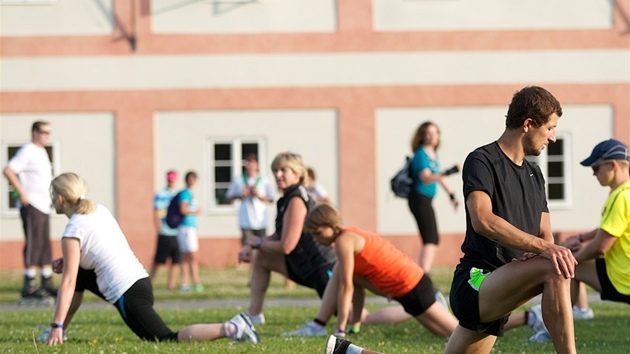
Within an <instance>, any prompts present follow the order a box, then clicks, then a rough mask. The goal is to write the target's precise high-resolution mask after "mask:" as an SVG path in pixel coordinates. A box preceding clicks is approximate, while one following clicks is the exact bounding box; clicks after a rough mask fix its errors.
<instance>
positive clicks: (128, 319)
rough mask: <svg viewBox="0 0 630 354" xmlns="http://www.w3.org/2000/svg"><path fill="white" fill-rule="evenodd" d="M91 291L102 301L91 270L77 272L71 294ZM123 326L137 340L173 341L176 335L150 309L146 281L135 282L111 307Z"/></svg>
mask: <svg viewBox="0 0 630 354" xmlns="http://www.w3.org/2000/svg"><path fill="white" fill-rule="evenodd" d="M85 289H87V290H89V291H91V292H92V293H94V294H95V295H96V296H98V297H100V298H101V299H103V300H105V296H104V295H103V294H102V293H101V292H100V290H98V285H97V283H96V273H95V272H94V271H93V270H85V269H83V268H79V273H78V274H77V284H76V288H75V291H76V292H84V291H85ZM113 305H114V307H116V309H117V310H118V313H120V316H121V317H122V318H123V320H124V321H125V323H126V324H127V326H128V327H129V328H130V329H131V330H132V331H133V333H135V334H136V335H137V336H138V337H140V339H143V340H146V341H151V342H156V341H160V342H163V341H177V332H173V331H172V330H171V329H170V328H168V326H166V324H165V323H164V321H163V320H162V318H161V317H160V315H158V314H157V313H156V312H155V310H154V309H153V287H152V286H151V281H150V280H149V278H142V279H140V280H138V281H137V282H135V283H134V284H133V285H132V286H131V288H129V289H128V290H127V291H126V292H125V293H124V294H123V296H121V297H120V298H119V299H118V300H117V301H116V302H115V303H114V304H113Z"/></svg>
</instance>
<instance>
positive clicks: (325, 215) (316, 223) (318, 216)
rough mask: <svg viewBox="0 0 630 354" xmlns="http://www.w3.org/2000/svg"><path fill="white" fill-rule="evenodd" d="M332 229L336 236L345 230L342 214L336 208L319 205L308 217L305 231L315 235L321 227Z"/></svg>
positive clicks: (323, 204)
mask: <svg viewBox="0 0 630 354" xmlns="http://www.w3.org/2000/svg"><path fill="white" fill-rule="evenodd" d="M322 226H323V227H326V226H327V227H330V228H331V229H333V230H334V231H335V234H337V233H339V232H341V230H343V221H342V219H341V213H340V212H339V210H337V209H335V207H334V206H332V205H330V204H328V203H322V204H317V206H315V208H313V210H311V212H310V213H308V215H307V216H306V221H305V222H304V230H305V231H306V232H307V233H309V234H313V233H314V232H315V231H316V230H317V228H319V227H322Z"/></svg>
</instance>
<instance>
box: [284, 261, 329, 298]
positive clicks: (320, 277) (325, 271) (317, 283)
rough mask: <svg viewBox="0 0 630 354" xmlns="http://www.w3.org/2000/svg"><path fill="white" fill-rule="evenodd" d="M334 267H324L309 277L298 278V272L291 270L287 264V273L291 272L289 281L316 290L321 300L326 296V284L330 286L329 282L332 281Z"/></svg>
mask: <svg viewBox="0 0 630 354" xmlns="http://www.w3.org/2000/svg"><path fill="white" fill-rule="evenodd" d="M334 266H335V264H334V263H333V264H330V265H329V266H328V267H322V268H320V269H318V270H317V271H316V272H314V273H313V274H311V275H309V276H307V277H302V276H298V272H296V271H294V270H293V269H291V266H290V264H289V263H287V271H288V272H289V279H291V280H293V281H294V282H296V283H298V284H300V285H303V286H305V287H307V288H311V289H314V290H315V291H317V295H319V298H320V299H321V298H322V296H324V290H326V284H328V280H330V277H331V276H332V269H333V267H334Z"/></svg>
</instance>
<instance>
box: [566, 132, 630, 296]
mask: <svg viewBox="0 0 630 354" xmlns="http://www.w3.org/2000/svg"><path fill="white" fill-rule="evenodd" d="M628 160H629V158H628V148H627V146H625V145H624V144H623V143H621V142H620V141H617V140H614V139H610V140H606V141H603V142H601V143H599V144H598V145H597V146H595V148H594V149H593V152H592V153H591V156H590V157H588V158H587V159H586V160H584V161H582V162H581V164H582V165H583V166H586V167H591V168H592V169H593V175H594V176H595V177H596V178H597V180H598V181H599V184H600V185H602V186H604V187H610V189H611V192H610V195H609V196H608V200H607V201H606V205H605V206H604V210H603V212H602V218H601V221H600V224H599V227H598V228H597V229H595V230H593V231H590V232H588V233H585V234H583V235H577V236H573V237H570V238H568V239H567V240H566V241H565V242H564V246H565V247H568V248H571V249H572V250H573V251H574V256H575V258H576V259H577V261H578V262H579V264H578V265H577V267H576V268H575V279H576V280H579V281H582V282H584V283H586V284H588V285H590V286H591V287H593V289H595V290H597V291H598V292H599V293H600V294H601V299H602V300H610V301H617V302H625V303H627V304H630V171H629V166H630V165H629V161H628ZM585 241H589V242H588V243H585V244H584V242H585ZM602 255H603V256H604V257H603V258H602V257H600V256H602ZM573 300H575V299H573Z"/></svg>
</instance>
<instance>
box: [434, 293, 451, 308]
mask: <svg viewBox="0 0 630 354" xmlns="http://www.w3.org/2000/svg"><path fill="white" fill-rule="evenodd" d="M435 301H437V302H438V303H439V304H440V305H442V306H444V308H445V309H447V310H448V302H447V301H446V298H445V297H444V294H442V292H441V291H439V290H436V291H435Z"/></svg>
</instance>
